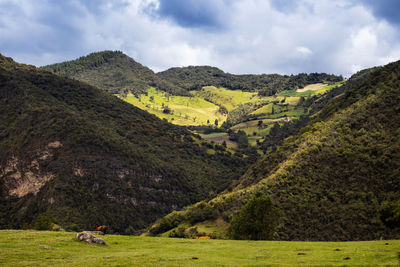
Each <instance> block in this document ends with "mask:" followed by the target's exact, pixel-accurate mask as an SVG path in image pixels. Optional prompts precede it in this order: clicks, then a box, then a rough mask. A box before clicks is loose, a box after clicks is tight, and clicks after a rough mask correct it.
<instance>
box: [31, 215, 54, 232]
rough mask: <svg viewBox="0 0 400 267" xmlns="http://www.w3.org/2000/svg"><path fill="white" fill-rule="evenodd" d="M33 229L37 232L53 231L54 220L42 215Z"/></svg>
mask: <svg viewBox="0 0 400 267" xmlns="http://www.w3.org/2000/svg"><path fill="white" fill-rule="evenodd" d="M33 228H34V229H36V230H52V228H53V219H51V218H49V217H47V216H45V215H40V216H39V217H38V218H37V219H36V221H35V222H34V224H33Z"/></svg>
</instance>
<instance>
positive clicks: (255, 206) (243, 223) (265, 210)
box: [229, 192, 280, 240]
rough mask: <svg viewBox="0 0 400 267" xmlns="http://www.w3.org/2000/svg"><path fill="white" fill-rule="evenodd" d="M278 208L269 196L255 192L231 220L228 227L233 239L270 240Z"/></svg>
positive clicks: (273, 231)
mask: <svg viewBox="0 0 400 267" xmlns="http://www.w3.org/2000/svg"><path fill="white" fill-rule="evenodd" d="M279 214H280V212H279V209H278V208H276V207H275V206H274V204H273V203H272V200H271V198H270V197H269V196H268V195H265V194H263V193H262V192H257V193H256V194H255V195H254V197H253V198H252V199H250V200H249V201H247V203H246V204H245V205H244V206H243V207H242V209H241V211H240V212H239V214H237V215H236V216H234V217H233V218H232V220H231V226H230V228H229V232H230V235H231V237H232V238H233V239H250V240H271V239H272V238H273V236H274V233H275V228H276V226H277V222H278V219H279Z"/></svg>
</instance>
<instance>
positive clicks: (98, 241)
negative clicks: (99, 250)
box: [93, 237, 106, 245]
mask: <svg viewBox="0 0 400 267" xmlns="http://www.w3.org/2000/svg"><path fill="white" fill-rule="evenodd" d="M93 243H95V244H99V245H105V244H106V242H105V241H104V240H103V239H101V238H97V237H96V238H95V239H93Z"/></svg>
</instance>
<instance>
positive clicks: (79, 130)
mask: <svg viewBox="0 0 400 267" xmlns="http://www.w3.org/2000/svg"><path fill="white" fill-rule="evenodd" d="M117 54H118V53H117ZM128 61H129V60H128ZM131 63H132V62H131ZM129 64H130V63H129ZM245 161H246V160H245V159H242V158H240V157H236V156H231V155H230V153H229V152H227V151H225V148H224V147H222V146H213V145H211V147H210V145H209V144H207V146H205V144H204V142H202V141H201V140H200V139H199V137H198V136H195V135H193V134H192V133H190V132H189V131H187V130H186V129H185V128H182V127H178V126H174V125H171V124H169V123H167V122H166V121H163V120H160V119H158V118H157V117H155V116H153V115H150V114H149V113H147V112H145V111H142V110H140V109H138V108H136V107H134V106H132V105H130V104H128V103H125V102H124V101H122V100H120V99H118V98H117V97H115V96H112V95H110V94H108V93H107V92H105V91H103V90H100V89H98V88H95V87H93V86H90V85H88V84H86V83H83V82H80V81H77V80H72V79H69V78H65V77H61V76H57V75H55V74H53V73H51V72H49V71H46V70H43V69H37V68H35V67H33V66H27V65H23V64H18V63H16V62H14V61H13V60H12V59H11V58H7V57H4V56H2V55H0V228H20V227H22V226H23V225H24V224H31V223H33V222H35V220H37V219H38V218H39V217H40V216H41V215H43V216H46V217H48V218H54V220H56V221H57V223H58V224H60V225H61V226H63V227H65V228H67V229H74V230H78V229H91V228H92V227H93V225H94V224H95V223H96V222H98V223H101V224H106V225H108V226H109V227H110V229H111V230H112V231H113V232H119V233H127V232H134V231H137V230H139V229H142V228H144V227H146V226H147V225H148V224H149V223H151V222H153V221H154V220H156V219H157V218H159V217H160V216H161V215H163V214H166V213H167V212H170V211H171V210H174V209H177V208H179V207H182V206H184V205H188V204H190V203H194V202H196V201H199V200H201V199H207V198H210V197H212V196H213V195H215V193H218V192H220V191H222V190H224V189H225V188H226V187H227V186H228V185H229V184H230V183H231V181H232V180H234V179H238V178H239V176H240V174H241V173H242V170H243V167H244V165H245Z"/></svg>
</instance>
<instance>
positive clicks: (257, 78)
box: [157, 66, 343, 96]
mask: <svg viewBox="0 0 400 267" xmlns="http://www.w3.org/2000/svg"><path fill="white" fill-rule="evenodd" d="M157 76H158V77H160V78H162V79H164V80H166V81H169V82H171V83H173V84H176V85H178V86H180V87H182V88H187V89H188V90H201V88H202V87H204V86H210V85H211V86H216V87H225V88H227V89H231V90H243V91H250V92H259V94H260V95H264V96H266V95H270V96H271V95H275V94H276V93H279V92H281V91H284V90H296V89H298V88H303V87H305V86H306V85H309V84H314V83H329V84H330V83H335V82H340V81H342V80H343V77H341V76H336V75H330V74H326V73H310V74H305V73H300V74H297V75H290V76H288V75H279V74H260V75H253V74H243V75H234V74H230V73H225V72H223V71H222V70H220V69H218V68H215V67H210V66H189V67H182V68H171V69H168V70H166V71H162V72H159V73H157Z"/></svg>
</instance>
